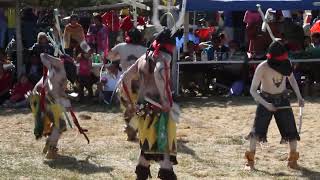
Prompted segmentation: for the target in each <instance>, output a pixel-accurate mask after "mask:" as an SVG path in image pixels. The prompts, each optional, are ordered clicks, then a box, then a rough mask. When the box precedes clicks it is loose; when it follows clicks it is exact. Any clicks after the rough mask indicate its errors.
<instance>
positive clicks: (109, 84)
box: [99, 61, 122, 104]
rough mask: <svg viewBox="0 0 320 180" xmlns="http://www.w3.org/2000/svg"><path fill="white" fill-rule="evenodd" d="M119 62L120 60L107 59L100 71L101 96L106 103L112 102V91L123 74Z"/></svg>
mask: <svg viewBox="0 0 320 180" xmlns="http://www.w3.org/2000/svg"><path fill="white" fill-rule="evenodd" d="M119 63H120V62H119V61H112V62H110V61H107V64H105V65H104V67H103V69H102V70H101V73H100V83H99V90H100V98H101V100H103V101H104V102H105V103H106V104H111V96H112V93H113V91H114V90H115V89H116V88H117V87H116V85H117V83H118V81H119V79H120V77H121V74H122V72H121V68H120V65H119ZM104 68H106V69H104Z"/></svg>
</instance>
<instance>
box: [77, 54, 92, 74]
mask: <svg viewBox="0 0 320 180" xmlns="http://www.w3.org/2000/svg"><path fill="white" fill-rule="evenodd" d="M91 67H92V63H91V60H88V59H84V58H81V59H80V60H79V75H81V76H90V74H91Z"/></svg>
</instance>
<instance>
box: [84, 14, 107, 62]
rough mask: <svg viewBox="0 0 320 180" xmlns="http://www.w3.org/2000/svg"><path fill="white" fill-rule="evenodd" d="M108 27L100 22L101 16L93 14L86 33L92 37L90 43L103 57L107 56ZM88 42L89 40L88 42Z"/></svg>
mask: <svg viewBox="0 0 320 180" xmlns="http://www.w3.org/2000/svg"><path fill="white" fill-rule="evenodd" d="M108 34H109V32H108V28H107V26H105V25H104V24H103V23H102V17H101V16H100V15H99V14H94V17H93V24H91V25H90V27H89V29H88V33H87V35H88V36H89V37H92V38H90V39H92V41H91V44H93V47H95V49H96V53H98V54H100V55H101V56H103V57H107V55H108V50H109V37H108ZM89 44H90V42H89Z"/></svg>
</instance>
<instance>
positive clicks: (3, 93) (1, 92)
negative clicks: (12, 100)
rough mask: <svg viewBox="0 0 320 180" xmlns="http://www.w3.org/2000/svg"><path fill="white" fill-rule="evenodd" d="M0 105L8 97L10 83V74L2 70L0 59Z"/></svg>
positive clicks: (0, 60) (1, 60)
mask: <svg viewBox="0 0 320 180" xmlns="http://www.w3.org/2000/svg"><path fill="white" fill-rule="evenodd" d="M0 82H1V83H0V105H2V104H3V103H4V102H5V101H6V100H7V99H9V97H10V86H11V83H12V77H11V73H10V72H8V71H5V70H4V68H3V59H0Z"/></svg>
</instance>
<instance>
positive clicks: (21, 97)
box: [4, 74, 33, 108]
mask: <svg viewBox="0 0 320 180" xmlns="http://www.w3.org/2000/svg"><path fill="white" fill-rule="evenodd" d="M32 89H33V84H32V83H31V82H30V81H29V79H28V77H27V76H26V75H25V74H23V75H21V77H20V80H19V81H18V82H17V83H16V84H15V85H14V86H13V89H12V90H11V93H10V94H11V96H10V98H9V100H7V101H6V102H5V103H4V106H6V107H14V108H18V107H26V106H27V99H26V98H25V95H26V94H27V92H28V91H31V90H32Z"/></svg>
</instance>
